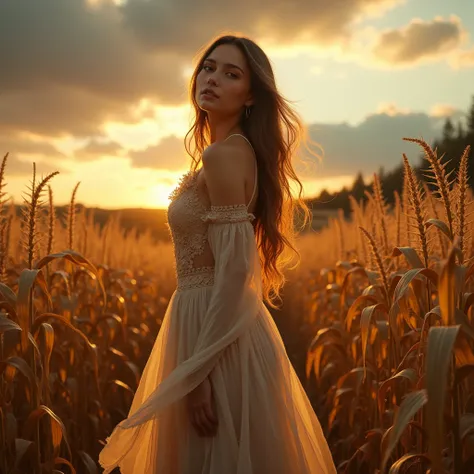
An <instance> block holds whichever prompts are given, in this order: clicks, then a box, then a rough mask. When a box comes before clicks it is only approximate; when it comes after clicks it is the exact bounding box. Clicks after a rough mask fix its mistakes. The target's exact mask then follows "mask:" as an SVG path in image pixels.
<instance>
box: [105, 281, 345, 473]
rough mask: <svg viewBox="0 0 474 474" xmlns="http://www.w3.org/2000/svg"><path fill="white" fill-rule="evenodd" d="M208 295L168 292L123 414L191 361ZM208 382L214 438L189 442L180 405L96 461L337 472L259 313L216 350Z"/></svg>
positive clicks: (150, 469)
mask: <svg viewBox="0 0 474 474" xmlns="http://www.w3.org/2000/svg"><path fill="white" fill-rule="evenodd" d="M211 294H212V286H204V287H199V288H192V289H185V290H177V291H175V292H174V293H173V295H172V297H171V300H170V303H169V305H168V308H167V310H166V314H165V317H164V319H163V324H162V327H161V329H160V332H159V334H158V337H157V339H156V342H155V344H154V347H153V350H152V352H151V355H150V358H149V360H148V362H147V365H146V367H145V370H144V372H143V375H142V378H141V381H140V384H139V387H138V389H137V392H136V394H135V397H134V400H133V403H132V407H131V410H130V415H132V414H133V413H134V412H135V411H136V410H137V409H138V408H139V407H140V406H141V405H142V404H143V403H144V402H145V401H146V399H147V398H148V396H149V395H150V394H151V393H152V392H153V391H154V390H155V389H156V387H157V386H158V385H159V384H160V382H161V381H162V380H164V379H165V378H166V377H167V376H168V374H170V373H171V372H172V371H173V369H174V368H175V367H176V366H177V365H179V364H180V363H181V362H183V361H185V360H186V359H188V358H189V357H190V356H191V355H192V353H193V349H194V346H195V343H196V341H197V338H198V335H199V332H200V327H201V324H202V321H203V319H204V316H205V314H206V309H207V307H208V304H209V302H210V298H211ZM209 377H210V381H211V385H212V391H213V400H214V413H215V414H216V415H217V419H218V428H217V434H216V435H215V436H213V437H200V436H199V435H198V434H197V432H196V431H195V428H194V427H193V426H192V425H191V422H190V419H189V415H188V412H187V408H186V397H184V398H181V399H180V400H178V401H177V402H175V403H173V404H171V405H170V406H168V407H167V408H165V409H164V410H163V412H162V413H161V414H160V416H159V417H156V418H151V419H150V420H149V421H147V422H146V423H143V424H141V425H139V426H135V427H131V428H129V429H126V430H123V431H122V432H120V433H118V434H117V436H115V439H114V443H113V444H111V445H108V446H106V447H105V448H104V450H103V451H102V453H101V457H100V462H101V464H102V466H103V467H105V468H106V470H105V472H106V473H108V472H111V470H112V469H113V468H114V467H116V466H119V467H120V472H121V473H122V474H270V473H271V474H310V473H311V474H316V473H317V474H326V473H331V474H334V473H335V472H336V469H335V467H334V464H333V461H332V457H331V453H330V451H329V448H328V445H327V442H326V439H325V437H324V434H323V432H322V430H321V427H320V424H319V421H318V419H317V417H316V415H315V413H314V411H313V409H312V407H311V404H310V402H309V400H308V398H307V396H306V393H305V391H304V389H303V387H302V385H301V383H300V381H299V379H298V377H297V375H296V373H295V371H294V368H293V366H292V365H291V363H290V361H289V359H288V356H287V353H286V350H285V347H284V345H283V341H282V339H281V336H280V334H279V331H278V329H277V327H276V325H275V323H274V321H273V319H272V317H271V315H270V313H269V312H268V310H267V308H266V307H265V306H264V305H262V310H261V311H260V314H259V315H258V316H257V318H256V320H255V322H254V323H253V325H252V326H251V328H250V329H249V330H248V331H247V332H245V333H244V334H243V335H242V336H241V337H240V338H239V339H237V340H236V341H235V342H234V343H232V344H230V345H229V346H227V348H225V349H224V351H223V353H222V355H221V357H220V358H219V360H218V362H217V365H216V366H215V367H214V368H213V369H212V371H211V373H210V375H209ZM117 438H118V439H117Z"/></svg>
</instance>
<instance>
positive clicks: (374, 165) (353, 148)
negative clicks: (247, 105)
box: [297, 106, 443, 179]
mask: <svg viewBox="0 0 474 474" xmlns="http://www.w3.org/2000/svg"><path fill="white" fill-rule="evenodd" d="M395 109H396V106H394V107H392V109H391V112H392V113H390V114H387V113H375V114H373V115H369V116H368V117H367V118H366V119H365V120H364V121H362V122H361V123H359V124H358V125H355V126H353V125H349V124H347V123H341V124H324V123H315V124H312V125H310V126H309V133H310V137H311V139H312V140H314V141H316V142H317V143H319V144H320V145H321V146H322V148H323V150H324V156H323V159H322V162H321V163H320V164H319V163H315V162H314V160H313V162H312V161H311V157H308V156H307V155H305V154H303V155H302V156H303V160H304V161H303V162H299V163H298V165H297V172H298V173H299V175H300V176H301V177H302V178H303V179H317V178H328V177H331V176H342V175H350V174H355V173H357V172H358V171H362V172H363V173H364V174H365V175H368V174H372V173H373V172H376V171H378V169H379V167H380V166H383V167H384V168H385V169H386V170H390V169H393V168H395V167H396V166H398V165H399V164H400V163H401V161H402V153H406V154H407V156H408V158H409V159H413V162H414V163H416V164H418V156H419V148H418V147H417V146H414V145H413V144H411V143H408V142H405V141H403V140H402V138H403V137H415V138H420V137H421V138H423V139H425V140H426V141H427V142H428V143H430V142H431V141H432V140H433V139H434V138H436V137H438V136H439V134H440V127H441V126H442V122H443V121H442V120H441V119H439V118H437V117H432V116H430V115H428V114H425V113H415V112H403V113H393V111H394V110H395ZM303 163H304V164H303ZM308 165H309V166H308Z"/></svg>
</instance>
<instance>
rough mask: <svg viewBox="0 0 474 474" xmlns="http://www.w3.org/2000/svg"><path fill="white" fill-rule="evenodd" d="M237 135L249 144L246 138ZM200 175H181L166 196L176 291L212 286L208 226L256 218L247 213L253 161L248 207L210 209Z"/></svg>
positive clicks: (195, 173) (191, 173) (242, 205)
mask: <svg viewBox="0 0 474 474" xmlns="http://www.w3.org/2000/svg"><path fill="white" fill-rule="evenodd" d="M235 135H240V134H235ZM231 136H232V135H231ZM240 136H242V137H243V138H244V139H245V140H247V142H248V143H249V144H250V142H249V141H248V139H247V138H246V137H245V136H243V135H240ZM227 138H230V136H229V137H227ZM250 146H252V145H251V144H250ZM252 149H253V147H252ZM199 173H200V171H199V170H197V171H192V170H191V171H188V172H187V173H186V174H184V175H183V176H182V177H181V179H180V181H179V183H178V186H177V187H176V188H175V189H174V190H173V192H172V193H171V194H170V196H169V198H170V204H169V206H168V211H167V217H168V223H167V224H168V228H169V230H170V234H171V239H172V241H173V248H174V254H175V272H176V277H177V281H178V289H184V288H195V287H200V286H206V285H213V283H214V256H213V254H212V251H211V248H210V246H209V242H208V227H209V224H210V223H212V222H239V221H244V220H250V221H252V220H253V219H255V216H254V215H253V214H251V213H249V212H248V206H249V205H250V203H251V202H252V200H253V197H254V195H255V191H256V189H257V162H256V161H255V182H254V189H253V193H252V197H251V198H250V201H249V203H248V204H247V205H245V204H235V205H230V206H212V205H211V202H210V199H209V196H208V195H207V193H203V192H200V190H199V189H198V179H197V178H198V176H199Z"/></svg>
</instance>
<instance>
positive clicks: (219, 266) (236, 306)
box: [116, 204, 263, 431]
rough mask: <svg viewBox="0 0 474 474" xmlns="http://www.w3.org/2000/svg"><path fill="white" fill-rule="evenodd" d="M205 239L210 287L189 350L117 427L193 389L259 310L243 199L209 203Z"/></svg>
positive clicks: (256, 267)
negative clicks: (208, 250) (210, 265)
mask: <svg viewBox="0 0 474 474" xmlns="http://www.w3.org/2000/svg"><path fill="white" fill-rule="evenodd" d="M202 219H203V220H204V221H206V222H209V228H208V240H209V244H210V247H211V250H212V252H213V255H214V260H215V275H214V287H213V289H212V294H211V298H210V303H209V306H208V309H207V312H206V315H205V317H204V321H203V324H202V327H201V330H200V333H199V336H198V340H197V342H196V346H195V349H194V352H193V355H192V356H191V357H190V358H189V359H187V360H185V361H184V362H183V363H181V364H180V365H178V366H177V367H176V368H175V369H174V370H173V371H172V372H171V373H170V374H169V376H168V377H167V378H166V379H164V380H163V381H162V382H161V383H160V384H159V385H158V387H157V388H156V389H155V391H154V392H153V393H152V394H151V395H150V396H149V397H148V398H147V399H146V401H145V402H144V403H143V404H142V405H141V406H140V408H138V410H136V411H135V412H134V413H133V414H131V416H129V417H128V418H127V419H126V420H124V421H122V422H121V423H120V424H119V425H117V427H116V431H118V430H123V429H127V428H132V427H136V426H139V425H142V424H143V423H145V422H147V421H149V420H151V419H152V418H157V417H159V416H160V413H161V412H162V411H163V409H164V408H166V407H167V406H169V405H170V404H172V403H174V402H176V401H178V400H180V399H181V398H183V397H184V396H186V395H187V394H188V393H189V392H191V391H192V390H194V388H196V387H197V386H198V385H199V384H200V383H202V382H203V381H204V379H205V378H206V377H207V376H208V375H209V373H210V372H211V371H212V369H213V368H214V366H215V365H216V364H217V362H218V360H219V358H220V356H221V355H222V353H223V351H224V350H225V349H226V348H227V347H228V346H229V345H230V344H232V343H233V342H235V341H236V340H237V339H238V338H239V337H240V336H241V335H242V334H244V333H245V332H246V331H247V329H248V328H249V327H250V326H251V324H252V322H254V321H255V319H256V317H257V316H258V314H259V313H260V308H261V305H263V301H262V298H261V279H260V278H261V276H260V261H259V258H258V252H257V246H256V241H255V234H254V230H253V226H252V223H251V221H252V220H253V219H254V216H253V215H252V214H250V213H248V212H247V207H246V206H245V205H244V204H235V205H228V206H211V210H210V211H209V212H208V213H207V214H205V215H204V216H203V217H202Z"/></svg>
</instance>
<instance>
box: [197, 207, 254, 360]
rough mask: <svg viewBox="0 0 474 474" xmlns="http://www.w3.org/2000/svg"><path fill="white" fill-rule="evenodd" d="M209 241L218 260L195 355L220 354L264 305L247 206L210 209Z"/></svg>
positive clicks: (250, 216)
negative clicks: (215, 352)
mask: <svg viewBox="0 0 474 474" xmlns="http://www.w3.org/2000/svg"><path fill="white" fill-rule="evenodd" d="M202 219H203V220H204V221H205V222H209V230H208V240H209V245H210V247H211V250H212V253H213V255H214V260H215V273H214V288H213V291H212V297H211V301H210V304H209V307H208V310H207V313H206V316H205V319H204V324H203V327H202V330H201V332H200V335H199V338H198V342H197V344H196V352H199V351H206V350H207V351H210V352H214V350H220V349H222V348H224V347H225V346H227V345H229V344H230V343H232V342H234V341H235V340H236V339H237V338H238V337H239V336H240V335H241V334H242V333H243V332H245V331H246V329H247V328H248V327H249V325H251V324H252V322H253V321H254V319H255V316H256V314H257V313H258V309H259V305H260V304H261V299H262V298H261V276H260V262H259V258H258V252H257V247H256V242H255V234H254V230H253V226H252V224H251V221H253V220H254V219H255V216H254V215H253V214H250V213H248V212H247V207H246V206H245V204H236V205H228V206H211V211H210V212H208V213H207V214H206V215H205V216H203V218H202Z"/></svg>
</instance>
